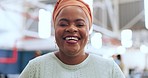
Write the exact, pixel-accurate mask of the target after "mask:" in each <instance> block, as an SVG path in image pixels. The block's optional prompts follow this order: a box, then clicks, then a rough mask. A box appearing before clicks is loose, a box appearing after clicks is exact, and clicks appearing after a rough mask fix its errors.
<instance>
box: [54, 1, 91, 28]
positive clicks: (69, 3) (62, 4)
mask: <svg viewBox="0 0 148 78" xmlns="http://www.w3.org/2000/svg"><path fill="white" fill-rule="evenodd" d="M66 6H79V7H80V8H82V10H83V11H84V12H85V14H86V15H87V17H88V19H89V23H90V27H91V26H92V12H91V10H90V7H89V5H88V4H86V3H85V2H83V1H82V0H58V1H57V3H56V5H55V8H54V11H53V16H52V20H53V23H55V20H56V17H57V16H58V14H59V12H60V11H61V10H62V9H63V8H64V7H66Z"/></svg>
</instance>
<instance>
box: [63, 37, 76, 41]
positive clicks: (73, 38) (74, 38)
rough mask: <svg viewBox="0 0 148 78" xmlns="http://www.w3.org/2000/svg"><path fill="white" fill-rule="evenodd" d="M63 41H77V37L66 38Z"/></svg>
mask: <svg viewBox="0 0 148 78" xmlns="http://www.w3.org/2000/svg"><path fill="white" fill-rule="evenodd" d="M65 39H66V40H78V38H77V37H66V38H65Z"/></svg>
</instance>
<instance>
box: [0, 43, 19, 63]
mask: <svg viewBox="0 0 148 78" xmlns="http://www.w3.org/2000/svg"><path fill="white" fill-rule="evenodd" d="M17 51H18V50H17V47H16V44H15V45H14V47H13V50H12V57H7V58H6V57H2V58H0V63H7V64H8V63H16V62H17V57H18V52H17Z"/></svg>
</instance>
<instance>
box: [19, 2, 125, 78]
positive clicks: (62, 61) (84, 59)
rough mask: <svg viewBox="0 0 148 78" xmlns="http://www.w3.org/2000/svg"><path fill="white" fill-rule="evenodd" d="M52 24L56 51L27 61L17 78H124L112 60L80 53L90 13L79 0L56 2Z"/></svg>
mask: <svg viewBox="0 0 148 78" xmlns="http://www.w3.org/2000/svg"><path fill="white" fill-rule="evenodd" d="M53 25H54V30H55V40H56V43H57V45H58V47H59V50H58V51H56V52H52V53H48V54H45V55H43V56H39V57H37V58H35V59H33V60H31V61H30V62H29V63H28V65H27V66H26V68H25V69H24V70H23V72H22V73H21V74H20V77H19V78H67V77H68V78H124V75H123V73H122V72H121V70H120V68H119V67H118V66H117V64H116V63H115V62H113V60H107V59H104V58H102V57H100V56H98V55H94V54H90V53H87V52H85V51H84V47H85V46H86V44H87V42H88V38H89V30H90V28H91V26H92V14H91V10H90V8H89V6H88V5H87V4H86V3H85V2H83V0H58V2H57V3H56V5H55V8H54V11H53Z"/></svg>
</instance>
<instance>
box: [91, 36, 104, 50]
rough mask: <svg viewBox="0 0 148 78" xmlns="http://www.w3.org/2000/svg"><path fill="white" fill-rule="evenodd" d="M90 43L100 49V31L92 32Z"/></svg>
mask: <svg viewBox="0 0 148 78" xmlns="http://www.w3.org/2000/svg"><path fill="white" fill-rule="evenodd" d="M91 45H92V46H93V47H94V48H96V49H100V48H101V47H102V34H101V33H94V34H93V36H92V37H91Z"/></svg>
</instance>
